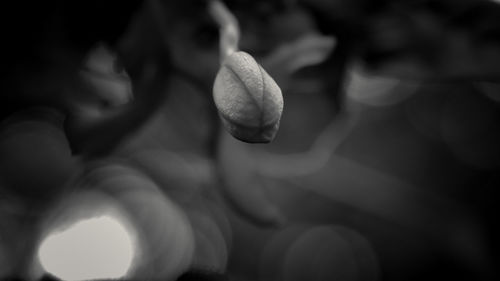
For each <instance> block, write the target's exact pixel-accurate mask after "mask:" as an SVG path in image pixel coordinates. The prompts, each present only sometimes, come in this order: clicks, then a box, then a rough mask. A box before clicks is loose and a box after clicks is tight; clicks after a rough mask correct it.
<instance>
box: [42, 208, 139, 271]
mask: <svg viewBox="0 0 500 281" xmlns="http://www.w3.org/2000/svg"><path fill="white" fill-rule="evenodd" d="M133 255H134V249H133V243H132V239H131V237H130V236H129V234H128V232H127V230H126V229H125V227H124V226H123V225H122V224H120V223H119V222H118V221H117V220H116V219H114V218H112V217H108V216H103V217H99V218H92V219H87V220H82V221H79V222H77V223H75V224H74V225H72V226H71V227H70V228H68V229H67V230H65V231H63V232H58V233H54V234H51V235H49V236H48V237H47V238H46V239H45V240H44V241H43V242H42V243H41V245H40V248H39V250H38V257H39V259H40V263H41V265H42V266H43V268H44V269H45V270H46V271H47V272H49V273H51V274H53V275H55V276H56V277H58V278H60V279H63V280H67V281H79V280H89V279H98V278H102V279H105V278H121V277H123V276H125V275H126V274H127V271H128V269H129V268H130V266H131V263H132V258H133Z"/></svg>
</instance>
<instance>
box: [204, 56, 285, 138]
mask: <svg viewBox="0 0 500 281" xmlns="http://www.w3.org/2000/svg"><path fill="white" fill-rule="evenodd" d="M213 97H214V101H215V105H216V107H217V109H218V111H219V115H220V117H221V119H222V122H223V124H224V126H225V127H226V130H227V131H228V132H229V133H230V134H231V135H233V136H234V137H235V138H237V139H239V140H241V141H244V142H249V143H268V142H270V141H272V140H273V139H274V137H275V135H276V132H277V131H278V128H279V123H280V118H281V113H282V112H283V96H282V95H281V89H280V88H279V86H278V85H277V84H276V82H275V81H274V80H273V79H272V78H271V76H270V75H269V74H268V73H267V72H266V71H265V70H264V69H263V68H262V66H260V65H259V64H258V63H257V62H256V61H255V59H254V58H253V57H252V56H251V55H249V54H247V53H245V52H241V51H238V52H235V53H233V54H231V55H229V56H228V57H227V58H226V59H225V60H224V62H223V63H222V66H221V68H220V69H219V72H218V73H217V77H216V78H215V83H214V88H213Z"/></svg>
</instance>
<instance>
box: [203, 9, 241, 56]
mask: <svg viewBox="0 0 500 281" xmlns="http://www.w3.org/2000/svg"><path fill="white" fill-rule="evenodd" d="M208 12H209V14H210V15H211V16H212V17H213V19H214V20H215V21H216V22H217V24H218V25H219V30H220V56H221V62H223V61H224V60H225V59H226V57H228V56H229V55H231V54H232V53H234V52H236V51H238V43H239V41H240V27H239V24H238V20H237V19H236V17H235V16H234V15H233V13H231V11H229V9H228V8H227V6H226V5H224V3H222V2H221V1H220V0H212V1H210V3H209V6H208Z"/></svg>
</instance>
